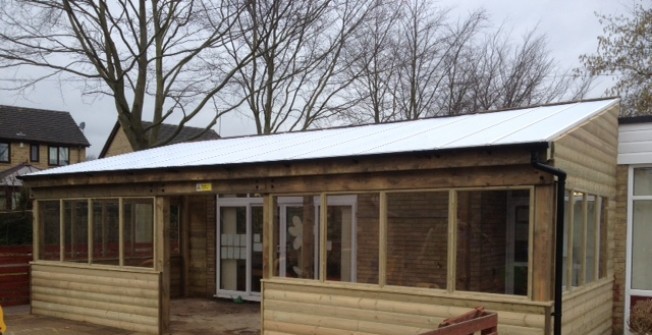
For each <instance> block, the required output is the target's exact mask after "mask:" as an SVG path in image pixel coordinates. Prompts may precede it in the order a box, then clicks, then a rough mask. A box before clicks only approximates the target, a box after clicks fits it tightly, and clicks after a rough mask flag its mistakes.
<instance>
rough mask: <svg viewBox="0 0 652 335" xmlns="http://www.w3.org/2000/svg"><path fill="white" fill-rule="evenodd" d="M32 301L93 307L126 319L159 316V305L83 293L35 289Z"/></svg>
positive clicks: (84, 307) (68, 306)
mask: <svg viewBox="0 0 652 335" xmlns="http://www.w3.org/2000/svg"><path fill="white" fill-rule="evenodd" d="M32 301H38V302H43V303H52V304H59V305H62V306H66V308H70V307H78V308H83V309H92V310H100V311H102V312H103V313H107V314H108V313H116V314H115V315H120V316H123V315H128V319H124V320H125V321H130V320H134V319H138V318H139V317H141V316H142V317H151V318H156V317H157V316H158V306H138V305H131V304H129V303H128V302H125V303H114V302H108V301H102V300H94V299H92V298H90V297H85V296H83V295H76V296H73V295H72V294H71V295H67V296H66V295H57V294H49V293H47V292H44V291H43V290H41V291H38V292H36V291H34V292H32Z"/></svg>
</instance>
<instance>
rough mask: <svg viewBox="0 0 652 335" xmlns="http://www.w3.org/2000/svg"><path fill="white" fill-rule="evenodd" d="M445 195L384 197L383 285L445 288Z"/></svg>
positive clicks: (446, 212)
mask: <svg viewBox="0 0 652 335" xmlns="http://www.w3.org/2000/svg"><path fill="white" fill-rule="evenodd" d="M448 194H449V193H448V192H404V193H388V194H387V284H389V285H400V286H418V287H430V288H446V271H447V267H448V266H447V265H448V262H447V257H448Z"/></svg>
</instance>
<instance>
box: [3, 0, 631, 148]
mask: <svg viewBox="0 0 652 335" xmlns="http://www.w3.org/2000/svg"><path fill="white" fill-rule="evenodd" d="M636 2H637V0H440V1H439V2H438V3H439V4H440V5H441V6H443V7H454V10H453V11H452V14H453V15H464V14H466V13H468V12H470V11H472V10H473V9H477V8H480V7H483V8H485V10H486V11H487V13H488V14H489V16H490V18H491V20H492V24H493V25H495V26H496V27H498V26H500V25H501V24H502V25H504V27H505V29H508V30H509V31H511V32H512V34H513V36H512V37H513V38H518V39H520V38H521V37H522V36H523V34H525V33H526V32H527V31H529V30H531V29H532V28H537V32H538V33H540V34H545V35H546V37H547V41H548V47H549V49H550V51H551V53H552V56H553V57H554V58H555V59H556V60H557V61H558V62H559V64H560V68H572V67H576V66H579V61H578V56H579V55H580V54H584V53H592V52H594V51H595V50H596V47H597V37H598V36H599V35H601V34H602V27H601V26H600V24H599V22H598V18H597V17H596V16H595V12H598V13H603V14H621V13H628V12H629V11H630V9H631V8H632V7H633V5H634V4H635V3H636ZM12 75H13V74H12ZM0 78H2V79H3V80H6V79H5V78H7V75H6V74H3V73H2V72H0ZM77 85H79V84H76V83H65V84H64V85H63V86H62V85H61V83H59V82H58V81H56V80H54V79H53V80H48V81H46V82H43V83H41V84H39V85H38V86H37V87H35V88H34V89H33V90H31V91H29V92H28V94H24V95H23V94H16V93H13V92H7V91H0V104H3V105H14V106H21V107H32V108H43V109H53V110H62V111H68V112H70V113H71V114H72V116H73V118H74V119H75V121H76V122H77V123H81V122H84V123H85V124H86V127H85V130H84V132H85V135H86V137H87V138H88V140H89V141H90V143H91V148H90V149H89V151H88V152H89V154H91V155H95V156H97V155H98V154H99V152H100V151H101V150H102V146H103V145H104V142H105V141H106V139H107V137H108V135H109V132H110V131H111V129H112V127H113V125H114V124H115V121H116V113H115V109H114V105H113V102H112V100H111V99H107V98H97V97H84V96H81V94H80V91H79V90H78V89H77V87H76V86H77ZM607 85H608V81H607V79H604V80H602V83H600V82H598V83H597V86H596V88H595V89H594V90H593V91H592V92H591V93H590V96H589V98H592V97H598V96H600V95H601V94H602V91H603V90H604V89H605V86H607ZM204 120H205V119H204ZM252 122H253V121H252V120H250V119H247V118H246V117H244V116H239V115H231V116H227V117H225V118H224V119H223V120H222V122H221V124H218V125H216V126H215V127H214V129H215V130H216V131H218V132H219V133H220V134H221V135H222V136H235V135H243V134H250V133H253V132H254V127H253V125H252ZM191 125H195V126H202V119H201V118H196V119H194V120H193V121H192V122H191Z"/></svg>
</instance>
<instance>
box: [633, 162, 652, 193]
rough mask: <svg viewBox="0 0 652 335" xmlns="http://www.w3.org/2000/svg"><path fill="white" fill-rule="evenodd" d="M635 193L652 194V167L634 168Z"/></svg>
mask: <svg viewBox="0 0 652 335" xmlns="http://www.w3.org/2000/svg"><path fill="white" fill-rule="evenodd" d="M634 195H652V167H651V168H636V169H634Z"/></svg>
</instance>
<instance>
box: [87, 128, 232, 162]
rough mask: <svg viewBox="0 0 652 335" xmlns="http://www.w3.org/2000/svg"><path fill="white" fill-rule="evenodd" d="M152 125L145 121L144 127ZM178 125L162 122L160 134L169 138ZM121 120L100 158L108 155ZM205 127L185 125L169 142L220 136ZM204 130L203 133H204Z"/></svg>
mask: <svg viewBox="0 0 652 335" xmlns="http://www.w3.org/2000/svg"><path fill="white" fill-rule="evenodd" d="M151 125H152V122H148V121H143V128H147V127H150V126H151ZM177 127H178V126H177V125H173V124H167V123H162V124H161V127H160V128H159V136H160V138H168V137H170V136H172V134H174V132H175V131H176V130H177ZM120 128H121V127H120V122H116V123H115V126H113V130H111V133H110V134H109V137H108V138H107V139H106V142H105V143H104V147H102V151H101V152H100V158H104V157H105V156H106V153H107V152H108V151H109V148H110V147H111V144H112V143H113V141H114V140H115V136H116V135H117V134H118V130H120ZM204 131H205V128H199V127H188V126H184V127H183V128H182V129H181V131H180V132H179V134H177V136H176V137H175V138H174V139H173V140H172V141H171V142H170V143H169V144H176V143H181V142H190V141H192V142H194V141H206V140H216V139H218V138H220V135H218V134H217V132H215V130H213V129H208V130H207V131H205V132H204ZM202 132H203V134H202Z"/></svg>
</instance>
